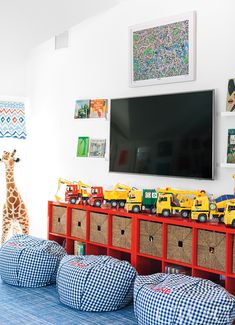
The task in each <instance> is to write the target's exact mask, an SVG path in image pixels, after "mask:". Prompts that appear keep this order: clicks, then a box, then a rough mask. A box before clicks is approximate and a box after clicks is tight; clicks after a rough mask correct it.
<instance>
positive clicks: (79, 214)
mask: <svg viewBox="0 0 235 325" xmlns="http://www.w3.org/2000/svg"><path fill="white" fill-rule="evenodd" d="M71 236H74V237H78V238H81V239H86V211H84V210H78V209H72V224H71Z"/></svg>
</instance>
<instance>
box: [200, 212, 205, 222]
mask: <svg viewBox="0 0 235 325" xmlns="http://www.w3.org/2000/svg"><path fill="white" fill-rule="evenodd" d="M198 221H199V222H201V223H203V222H206V214H205V213H201V214H199V216H198Z"/></svg>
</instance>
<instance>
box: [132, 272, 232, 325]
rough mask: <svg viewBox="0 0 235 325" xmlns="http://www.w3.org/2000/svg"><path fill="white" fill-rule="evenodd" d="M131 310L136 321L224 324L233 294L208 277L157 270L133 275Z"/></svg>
mask: <svg viewBox="0 0 235 325" xmlns="http://www.w3.org/2000/svg"><path fill="white" fill-rule="evenodd" d="M134 310H135V315H136V318H137V320H138V325H158V324H161V325H162V324H166V325H170V324H172V325H173V324H174V325H189V324H190V325H193V324H194V325H199V324H200V325H222V324H223V325H225V324H232V322H233V319H234V318H235V297H234V296H232V295H231V294H229V293H228V292H227V291H226V290H225V289H224V288H222V287H221V286H219V285H217V284H215V283H213V282H211V281H209V280H203V279H199V278H193V277H190V276H186V275H176V274H164V273H158V274H153V275H149V276H138V277H137V278H136V281H135V285H134Z"/></svg>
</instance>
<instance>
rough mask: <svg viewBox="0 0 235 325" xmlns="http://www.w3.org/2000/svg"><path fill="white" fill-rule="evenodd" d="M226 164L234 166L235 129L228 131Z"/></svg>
mask: <svg viewBox="0 0 235 325" xmlns="http://www.w3.org/2000/svg"><path fill="white" fill-rule="evenodd" d="M227 163H228V164H235V129H228V146H227Z"/></svg>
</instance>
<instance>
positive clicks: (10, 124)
mask: <svg viewBox="0 0 235 325" xmlns="http://www.w3.org/2000/svg"><path fill="white" fill-rule="evenodd" d="M0 138H18V139H26V129H25V104H24V102H23V101H7V100H0Z"/></svg>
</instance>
